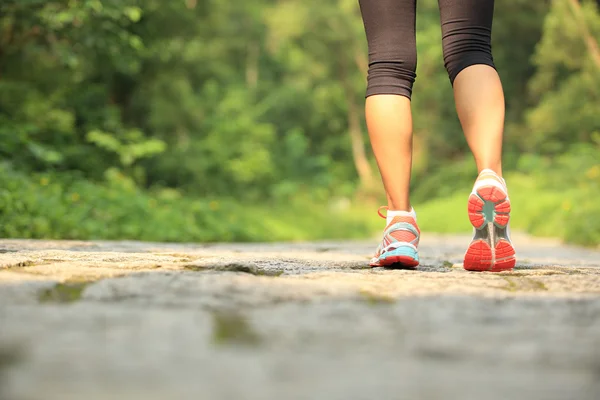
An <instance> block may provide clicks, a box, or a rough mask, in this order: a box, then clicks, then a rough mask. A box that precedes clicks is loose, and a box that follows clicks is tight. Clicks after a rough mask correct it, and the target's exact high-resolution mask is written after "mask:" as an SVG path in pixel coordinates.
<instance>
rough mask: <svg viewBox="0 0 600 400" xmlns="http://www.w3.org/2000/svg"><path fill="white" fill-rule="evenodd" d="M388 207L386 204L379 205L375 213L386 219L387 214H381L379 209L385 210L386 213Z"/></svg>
mask: <svg viewBox="0 0 600 400" xmlns="http://www.w3.org/2000/svg"><path fill="white" fill-rule="evenodd" d="M389 209H390V208H389V207H388V206H381V207H379V209H377V214H379V216H380V217H381V218H383V219H387V216H386V215H383V214H382V213H381V210H385V211H386V213H387V211H388V210H389Z"/></svg>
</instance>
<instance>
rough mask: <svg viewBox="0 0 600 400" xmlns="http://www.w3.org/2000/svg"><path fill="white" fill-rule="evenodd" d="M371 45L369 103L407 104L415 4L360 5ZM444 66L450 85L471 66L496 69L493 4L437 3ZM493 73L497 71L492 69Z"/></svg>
mask: <svg viewBox="0 0 600 400" xmlns="http://www.w3.org/2000/svg"><path fill="white" fill-rule="evenodd" d="M359 3H360V9H361V13H362V16H363V22H364V24H365V31H366V33H367V42H368V44H369V76H368V85H367V97H368V96H372V95H374V94H397V95H402V96H406V97H408V98H409V99H410V96H411V94H412V85H413V83H414V81H415V78H416V76H417V75H416V74H415V71H416V69H417V44H416V37H415V19H416V8H417V7H416V3H417V0H359ZM438 3H439V7H440V14H441V22H442V46H443V49H444V65H445V67H446V70H447V71H448V76H449V77H450V82H451V83H452V84H454V79H455V78H456V76H457V75H458V73H459V72H460V71H462V70H463V69H465V68H466V67H468V66H470V65H474V64H485V65H489V66H491V67H494V61H493V59H492V48H491V34H492V19H493V17H494V0H438ZM494 68H495V67H494Z"/></svg>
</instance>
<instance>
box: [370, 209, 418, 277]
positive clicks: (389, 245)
mask: <svg viewBox="0 0 600 400" xmlns="http://www.w3.org/2000/svg"><path fill="white" fill-rule="evenodd" d="M383 209H385V210H387V207H380V208H379V210H378V211H377V213H378V214H379V216H380V217H382V218H384V219H387V217H386V216H385V215H383V214H382V213H381V210H383ZM394 213H395V214H397V215H395V216H394V218H392V220H391V221H390V223H389V224H388V226H387V227H386V228H385V231H384V232H383V239H382V241H381V243H380V244H379V247H377V251H376V252H375V256H374V257H373V258H372V259H371V262H370V265H371V266H372V267H397V268H415V267H416V266H417V265H419V253H418V251H417V246H418V245H419V237H420V235H421V232H420V231H419V227H418V226H417V216H416V214H415V210H412V211H411V212H407V211H406V212H394Z"/></svg>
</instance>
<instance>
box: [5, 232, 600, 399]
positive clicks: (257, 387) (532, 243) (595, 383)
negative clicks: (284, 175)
mask: <svg viewBox="0 0 600 400" xmlns="http://www.w3.org/2000/svg"><path fill="white" fill-rule="evenodd" d="M468 240H469V238H468V237H462V236H434V235H425V237H424V239H423V242H422V245H421V255H422V265H421V266H420V267H419V269H418V270H417V271H404V270H386V269H383V268H377V269H370V268H368V266H367V262H368V259H369V256H370V255H371V253H372V251H373V250H374V247H375V243H374V242H330V243H300V244H283V243H282V244H243V245H239V244H227V245H220V244H215V245H187V244H152V243H135V242H54V241H14V240H3V241H0V399H2V400H29V399H35V400H37V399H40V400H54V399H60V400H69V399H86V400H95V399H113V398H114V399H188V398H189V399H208V400H210V399H235V400H237V399H261V400H263V399H335V400H337V399H339V400H349V399H368V400H372V399H454V398H459V399H478V400H481V399H508V398H510V399H543V400H551V399H560V400H565V399H577V400H586V399H590V400H592V399H594V400H597V399H600V251H593V250H585V249H580V248H575V247H567V246H563V245H560V244H559V243H557V242H554V241H547V240H543V241H542V240H533V239H530V238H528V237H525V236H519V237H516V238H515V242H516V247H517V251H518V256H520V259H519V263H518V265H517V268H516V269H515V270H514V271H512V272H506V273H497V274H494V273H471V272H466V271H464V270H463V269H462V267H461V265H460V262H461V260H462V254H463V251H464V248H465V245H466V243H468Z"/></svg>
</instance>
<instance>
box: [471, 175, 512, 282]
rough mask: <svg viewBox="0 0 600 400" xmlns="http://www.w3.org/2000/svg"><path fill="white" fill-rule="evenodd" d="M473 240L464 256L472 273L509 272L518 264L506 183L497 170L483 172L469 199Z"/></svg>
mask: <svg viewBox="0 0 600 400" xmlns="http://www.w3.org/2000/svg"><path fill="white" fill-rule="evenodd" d="M468 210H469V220H470V221H471V224H472V225H473V231H474V234H473V240H472V241H471V244H470V245H469V248H468V249H467V252H466V253H465V259H464V264H463V265H464V268H465V269H466V270H469V271H492V272H499V271H506V270H511V269H513V268H514V266H515V264H516V258H515V248H514V247H513V245H512V243H511V241H510V231H509V227H508V223H509V220H510V200H509V198H508V189H507V187H506V182H505V181H504V179H502V178H501V177H500V176H498V175H497V174H496V173H495V172H494V171H492V170H489V169H484V170H483V171H481V173H480V174H479V176H478V177H477V181H475V185H474V186H473V191H472V192H471V195H470V196H469V204H468Z"/></svg>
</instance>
